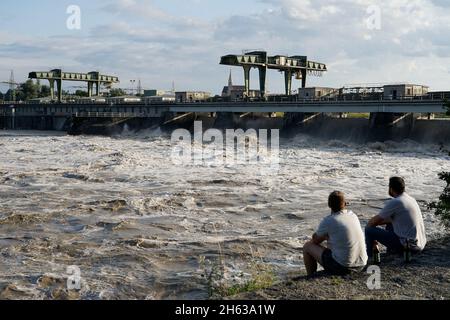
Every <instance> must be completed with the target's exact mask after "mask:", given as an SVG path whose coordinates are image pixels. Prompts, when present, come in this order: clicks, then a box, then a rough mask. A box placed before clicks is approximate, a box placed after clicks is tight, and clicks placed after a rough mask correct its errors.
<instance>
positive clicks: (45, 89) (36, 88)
mask: <svg viewBox="0 0 450 320" xmlns="http://www.w3.org/2000/svg"><path fill="white" fill-rule="evenodd" d="M50 94H51V92H50V86H48V85H41V83H40V81H39V80H38V81H36V82H35V81H33V80H31V79H30V80H27V81H26V82H24V83H21V84H20V85H19V86H18V87H17V88H16V89H15V90H14V91H13V90H11V89H9V90H8V91H7V92H5V93H2V92H1V91H0V100H2V101H13V100H15V101H27V100H31V99H38V98H47V97H50ZM14 95H15V99H14ZM109 95H110V96H111V97H119V96H125V95H127V93H126V92H125V90H123V89H111V90H110V93H109ZM63 96H77V97H87V96H88V93H87V91H83V90H76V91H75V93H70V92H68V91H65V90H63Z"/></svg>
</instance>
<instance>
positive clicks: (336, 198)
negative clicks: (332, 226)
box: [328, 191, 345, 212]
mask: <svg viewBox="0 0 450 320" xmlns="http://www.w3.org/2000/svg"><path fill="white" fill-rule="evenodd" d="M328 206H329V207H330V208H331V210H333V212H339V211H341V210H344V209H345V195H344V193H343V192H340V191H334V192H333V193H331V194H330V197H329V198H328Z"/></svg>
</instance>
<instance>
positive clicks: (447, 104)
mask: <svg viewBox="0 0 450 320" xmlns="http://www.w3.org/2000/svg"><path fill="white" fill-rule="evenodd" d="M445 106H446V107H447V115H448V116H450V101H445Z"/></svg>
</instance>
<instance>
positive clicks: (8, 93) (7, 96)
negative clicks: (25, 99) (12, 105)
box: [4, 89, 21, 101]
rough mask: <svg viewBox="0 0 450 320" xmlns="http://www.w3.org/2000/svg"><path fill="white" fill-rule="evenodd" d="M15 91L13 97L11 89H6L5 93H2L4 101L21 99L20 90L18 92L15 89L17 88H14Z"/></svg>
mask: <svg viewBox="0 0 450 320" xmlns="http://www.w3.org/2000/svg"><path fill="white" fill-rule="evenodd" d="M15 91H16V94H15V98H14V97H13V91H12V90H11V89H9V90H8V91H6V93H5V95H4V100H5V101H13V100H14V99H15V100H16V101H19V100H21V92H19V91H17V90H15Z"/></svg>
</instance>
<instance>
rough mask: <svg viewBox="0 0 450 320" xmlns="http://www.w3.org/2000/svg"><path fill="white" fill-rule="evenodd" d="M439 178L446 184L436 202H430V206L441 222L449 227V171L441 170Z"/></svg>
mask: <svg viewBox="0 0 450 320" xmlns="http://www.w3.org/2000/svg"><path fill="white" fill-rule="evenodd" d="M439 179H441V180H443V181H445V182H446V183H447V186H446V187H445V189H444V192H443V193H442V195H441V196H440V197H439V201H438V202H433V203H431V204H430V208H431V209H434V210H435V215H436V216H437V217H438V218H439V219H440V220H441V222H442V224H443V225H444V226H445V227H446V228H448V229H450V172H442V173H440V174H439Z"/></svg>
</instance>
